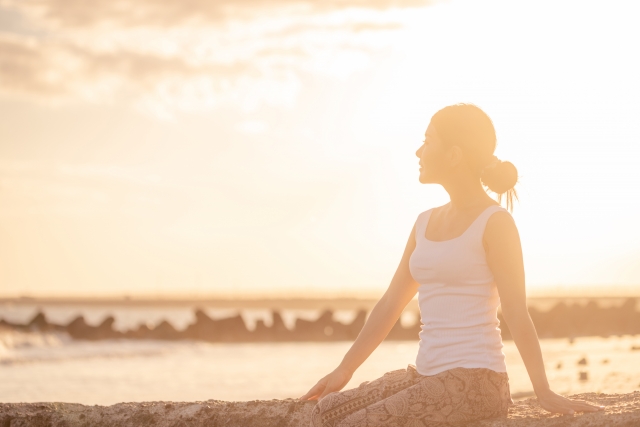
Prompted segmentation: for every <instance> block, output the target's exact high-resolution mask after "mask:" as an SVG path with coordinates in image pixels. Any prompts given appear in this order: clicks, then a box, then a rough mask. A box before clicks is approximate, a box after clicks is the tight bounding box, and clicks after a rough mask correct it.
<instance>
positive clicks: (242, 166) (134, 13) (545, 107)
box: [0, 0, 640, 297]
mask: <svg viewBox="0 0 640 427" xmlns="http://www.w3.org/2000/svg"><path fill="white" fill-rule="evenodd" d="M63 3H64V2H59V1H55V0H0V117H1V119H0V141H1V143H0V296H18V295H49V296H55V295H84V296H100V295H156V296H158V295H180V294H189V295H223V296H235V297H238V296H243V297H246V296H260V297H263V296H269V295H278V296H314V295H319V294H322V295H350V296H353V295H366V296H369V295H371V294H375V295H378V294H380V293H381V292H382V291H383V290H384V289H385V288H386V287H387V286H388V284H389V281H390V280H391V278H392V276H393V273H394V271H395V269H396V267H397V264H398V262H399V260H400V257H401V255H402V251H403V249H404V246H405V243H406V241H407V238H408V236H409V232H410V231H411V229H412V226H413V223H414V221H415V219H416V217H417V216H418V214H419V213H420V212H423V211H425V210H427V209H430V208H431V207H434V206H439V205H442V204H444V203H446V202H447V201H448V198H447V195H446V193H445V192H444V190H443V189H442V188H440V187H436V186H433V185H421V184H420V183H419V182H418V158H417V157H416V155H415V152H416V149H418V147H419V146H420V145H421V143H422V138H423V134H424V131H425V129H426V127H427V125H428V123H429V119H430V117H431V115H432V114H433V113H435V112H436V111H437V110H438V109H440V108H442V107H443V106H445V105H449V104H453V103H458V102H471V103H474V104H476V105H478V106H479V107H481V108H482V109H483V110H484V111H486V112H487V113H488V115H489V116H490V117H491V118H492V120H493V122H494V124H495V127H496V131H497V134H498V148H497V150H496V155H497V156H498V157H499V158H500V159H502V160H509V161H511V162H512V163H514V165H515V166H516V167H517V168H518V171H519V175H520V182H519V184H518V186H517V187H516V189H517V190H518V194H519V197H520V201H519V202H518V203H516V205H515V209H514V212H513V215H514V218H515V220H516V223H517V225H518V227H519V230H520V234H521V238H522V245H523V250H524V256H525V267H526V274H527V286H528V289H529V291H531V292H535V290H536V289H549V290H553V289H554V287H555V286H556V285H561V286H562V287H563V289H567V288H571V287H576V289H579V287H580V286H588V287H590V289H607V288H611V289H617V288H620V287H622V288H625V287H626V288H628V289H629V288H631V289H639V288H638V285H640V262H639V261H640V227H638V225H637V218H638V207H639V204H640V202H639V201H638V194H639V191H638V186H639V185H640V168H639V167H638V165H639V164H640V120H639V119H638V118H639V117H640V106H639V105H638V99H639V98H640V79H638V76H640V60H639V59H638V54H637V50H638V48H637V44H638V40H640V27H639V26H638V25H637V16H638V15H637V8H638V6H637V5H636V4H635V3H634V2H630V1H611V2H606V3H605V2H590V1H586V2H585V1H580V2H578V1H547V0H542V1H538V2H530V1H527V2H525V1H494V0H488V1H462V0H460V1H458V0H452V1H419V0H397V1H390V0H371V1H361V0H346V1H326V2H310V1H309V2H308V1H304V0H302V1H286V0H274V1H269V2H261V1H249V0H245V1H241V2H238V1H219V2H206V1H201V0H192V1H189V2H186V3H167V2H160V1H155V0H139V1H135V2H133V1H131V2H128V1H124V2H117V3H114V2H112V1H110V0H95V1H93V2H90V3H84V2H70V3H69V5H65V6H63ZM178 4H180V5H183V6H184V7H178V6H176V5H178ZM605 6H606V7H605ZM603 293H606V291H603ZM636 293H638V294H640V293H639V292H636Z"/></svg>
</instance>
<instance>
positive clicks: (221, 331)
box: [0, 298, 640, 342]
mask: <svg viewBox="0 0 640 427" xmlns="http://www.w3.org/2000/svg"><path fill="white" fill-rule="evenodd" d="M636 305H637V301H636V299H635V298H628V299H627V300H625V301H624V302H622V303H621V304H619V305H615V306H609V307H601V306H599V305H598V303H597V301H596V300H590V301H588V302H586V303H583V304H578V303H573V304H567V303H565V302H559V303H557V304H555V305H554V306H552V307H551V308H550V309H548V310H545V311H542V310H539V309H537V308H535V307H529V315H530V316H531V319H532V320H533V323H534V325H535V327H536V330H537V332H538V335H539V337H540V338H562V337H568V338H572V337H580V336H610V335H635V334H638V333H640V311H638V309H637V308H636ZM194 315H195V316H194V317H195V320H194V321H193V322H192V323H190V324H189V325H188V326H187V327H186V328H184V329H180V330H178V329H176V328H175V327H174V326H173V325H172V324H171V323H170V322H168V321H166V320H163V321H161V322H160V323H158V324H157V325H155V326H149V325H147V324H140V325H138V326H137V327H134V328H131V329H128V330H125V331H120V330H116V329H115V328H114V322H115V319H114V317H113V316H107V317H106V318H104V319H103V320H102V322H101V323H100V324H98V325H90V324H88V323H87V322H86V321H85V319H84V317H83V316H78V317H76V318H75V319H73V320H72V321H71V322H69V323H67V324H64V325H61V324H56V323H52V322H50V321H49V320H48V319H47V317H46V316H45V314H44V313H43V312H42V311H41V312H39V313H37V314H36V315H35V316H34V317H33V318H32V319H31V320H30V321H28V322H26V323H12V322H9V321H6V320H0V326H4V327H8V328H13V329H19V330H28V331H43V332H48V331H60V332H66V333H68V334H69V335H70V336H71V337H73V338H75V339H82V340H103V339H119V338H126V339H157V340H198V341H208V342H297V341H320V342H322V341H352V340H354V339H355V338H356V337H357V336H358V333H359V332H360V330H361V329H362V327H363V325H364V323H365V320H366V317H367V312H366V311H365V310H360V311H358V312H357V314H356V316H355V318H354V319H353V321H351V322H350V323H342V322H339V321H337V320H335V319H334V315H333V312H332V311H331V310H324V311H323V312H321V314H320V315H319V316H318V318H316V319H315V320H306V319H300V318H298V319H296V320H295V322H294V326H293V328H288V327H287V326H286V325H285V323H284V321H283V319H282V316H281V314H280V312H279V311H273V312H272V322H271V324H269V325H267V324H266V323H265V322H264V321H263V320H258V321H257V323H256V326H255V328H254V329H253V330H250V329H249V328H247V325H246V323H245V321H244V319H243V318H242V316H241V315H240V314H236V315H234V316H229V317H226V318H220V319H213V318H211V317H210V316H208V315H207V314H206V312H205V311H204V310H202V309H196V310H195V313H194ZM498 319H499V321H500V329H501V333H502V337H503V339H504V340H509V339H511V333H510V331H509V327H508V324H507V323H506V322H505V320H504V318H503V317H502V314H501V313H498ZM420 326H421V325H420V322H416V323H415V324H413V325H410V326H403V325H402V323H401V322H400V320H398V321H397V322H396V324H395V325H394V327H393V328H392V330H391V332H390V333H389V335H388V336H387V340H416V339H417V338H418V333H419V331H420Z"/></svg>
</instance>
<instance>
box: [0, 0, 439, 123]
mask: <svg viewBox="0 0 640 427" xmlns="http://www.w3.org/2000/svg"><path fill="white" fill-rule="evenodd" d="M426 3H427V2H426V1H424V0H420V1H418V0H396V1H392V0H376V1H363V0H343V1H338V0H333V1H326V2H308V1H293V0H281V1H266V0H242V1H233V2H231V1H221V2H208V1H204V0H188V1H185V2H179V3H176V2H163V1H156V0H141V1H135V2H128V1H120V2H113V1H107V0H98V1H95V2H90V3H85V2H81V1H74V2H70V1H68V0H21V1H14V0H4V1H1V0H0V6H1V7H3V8H4V10H5V11H6V10H11V11H12V13H15V12H16V11H17V12H19V13H20V14H22V15H21V17H22V18H24V19H25V20H27V21H28V22H29V25H30V28H35V29H37V30H38V31H39V33H38V34H39V35H34V34H25V33H21V32H17V31H5V32H4V33H2V32H0V52H1V53H2V55H1V57H0V65H1V66H0V94H5V95H10V96H21V97H27V98H30V99H32V100H35V101H38V102H45V103H54V104H55V103H65V102H95V103H114V102H125V103H127V104H129V105H131V106H132V107H133V108H136V109H138V110H140V111H143V112H145V113H148V114H152V115H154V116H157V117H162V118H171V117H173V116H174V115H175V114H176V113H178V112H181V111H182V112H184V111H202V110H209V109H212V108H216V107H219V106H221V105H232V106H235V107H239V108H241V109H255V108H258V107H259V106H260V105H265V104H266V105H275V106H277V105H285V106H286V105H292V104H293V103H294V102H295V99H296V97H297V95H298V92H299V89H300V79H301V75H302V74H303V73H312V74H313V73H319V74H324V75H329V76H334V77H345V76H348V75H350V74H351V73H352V72H353V71H355V70H358V69H362V68H363V67H366V66H367V65H368V63H369V58H370V55H371V52H373V51H375V50H376V49H380V48H381V47H384V45H385V40H384V38H385V35H387V36H388V35H389V34H390V32H393V31H397V30H399V29H401V28H402V23H401V22H400V21H398V19H397V16H395V17H394V16H392V15H390V16H391V17H389V16H387V15H385V14H384V13H382V12H381V11H384V10H388V9H390V8H405V7H415V6H422V5H424V4H426ZM265 11H266V12H265ZM267 12H268V13H267ZM265 13H267V15H268V16H267V15H265Z"/></svg>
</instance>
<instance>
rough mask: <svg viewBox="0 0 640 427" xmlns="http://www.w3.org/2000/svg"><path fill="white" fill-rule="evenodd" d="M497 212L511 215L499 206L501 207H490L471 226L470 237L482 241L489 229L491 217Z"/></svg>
mask: <svg viewBox="0 0 640 427" xmlns="http://www.w3.org/2000/svg"><path fill="white" fill-rule="evenodd" d="M496 212H507V213H509V211H508V210H506V209H505V208H503V207H502V206H499V205H492V206H489V207H488V208H486V209H485V210H484V211H483V212H482V213H481V214H480V215H479V216H478V218H476V220H475V221H474V222H473V224H472V225H471V227H470V230H469V232H470V233H469V234H470V236H469V237H470V238H473V239H474V240H477V238H478V237H479V238H480V239H482V237H483V236H484V230H485V228H486V227H487V222H489V218H491V215H493V214H494V213H496ZM509 215H510V214H509ZM472 236H473V237H472Z"/></svg>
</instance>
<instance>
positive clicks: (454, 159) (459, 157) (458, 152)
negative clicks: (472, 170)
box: [447, 145, 464, 168]
mask: <svg viewBox="0 0 640 427" xmlns="http://www.w3.org/2000/svg"><path fill="white" fill-rule="evenodd" d="M447 154H448V157H449V166H451V167H452V168H454V167H456V166H458V165H459V164H460V163H462V162H463V160H464V153H463V152H462V149H461V148H460V147H458V146H457V145H454V146H453V147H451V148H450V149H449V153H447Z"/></svg>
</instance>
